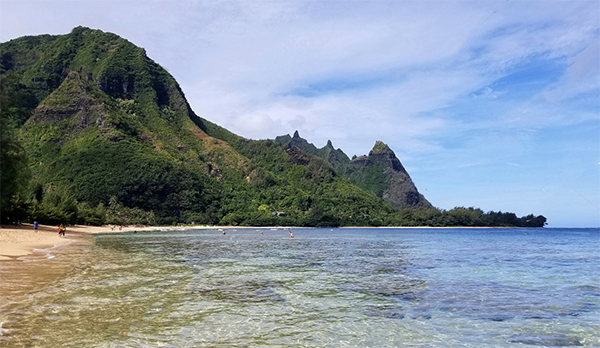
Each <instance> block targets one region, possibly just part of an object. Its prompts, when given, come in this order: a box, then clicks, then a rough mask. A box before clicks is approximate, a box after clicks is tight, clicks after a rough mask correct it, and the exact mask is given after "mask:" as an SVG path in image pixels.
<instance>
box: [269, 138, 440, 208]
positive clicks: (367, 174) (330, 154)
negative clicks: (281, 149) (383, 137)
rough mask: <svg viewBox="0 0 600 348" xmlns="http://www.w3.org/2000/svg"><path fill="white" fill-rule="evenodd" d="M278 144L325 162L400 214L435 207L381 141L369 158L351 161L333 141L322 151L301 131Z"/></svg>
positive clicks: (276, 140) (374, 147)
mask: <svg viewBox="0 0 600 348" xmlns="http://www.w3.org/2000/svg"><path fill="white" fill-rule="evenodd" d="M275 142H276V143H278V144H281V145H283V146H287V147H297V148H299V149H302V150H303V151H306V152H308V153H311V154H314V155H315V156H319V157H321V158H323V159H325V160H326V161H327V162H329V163H330V164H331V165H332V166H333V167H334V169H335V170H336V172H337V173H338V174H339V175H340V176H342V177H343V178H345V179H347V180H349V181H350V182H352V183H353V184H355V185H357V186H358V187H360V188H362V189H364V190H366V191H367V192H370V193H373V194H375V195H376V196H377V197H380V198H382V199H383V200H384V201H385V202H387V203H388V204H390V205H391V206H392V207H394V209H396V210H398V211H399V210H402V209H405V208H433V206H432V205H431V203H429V202H428V201H427V199H425V197H424V196H423V195H422V194H420V193H419V191H418V190H417V187H416V186H415V184H414V183H413V181H412V179H411V178H410V175H409V174H408V172H407V171H406V169H404V166H402V163H400V160H399V159H398V158H397V157H396V154H394V152H393V151H392V150H391V149H390V148H389V146H387V145H386V144H384V143H383V142H381V141H377V142H376V143H375V146H373V149H372V150H371V151H370V152H369V155H368V156H359V157H355V158H353V159H352V160H350V158H348V156H347V155H346V154H345V153H344V152H343V151H342V150H340V149H335V148H334V147H333V145H332V143H331V141H330V140H328V141H327V145H325V146H324V147H322V148H320V149H319V148H317V147H316V146H315V145H313V144H312V143H309V142H308V141H307V140H305V139H303V138H302V137H300V135H299V134H298V131H296V132H294V135H293V136H292V137H290V136H289V135H283V136H278V137H276V138H275Z"/></svg>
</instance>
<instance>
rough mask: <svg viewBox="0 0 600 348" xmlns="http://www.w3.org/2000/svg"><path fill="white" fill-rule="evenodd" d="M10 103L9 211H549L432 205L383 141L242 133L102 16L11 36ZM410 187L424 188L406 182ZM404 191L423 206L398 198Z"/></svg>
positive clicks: (491, 219) (6, 109)
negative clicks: (64, 30) (323, 142)
mask: <svg viewBox="0 0 600 348" xmlns="http://www.w3.org/2000/svg"><path fill="white" fill-rule="evenodd" d="M0 116H1V117H0V126H1V127H0V135H1V138H0V145H1V149H0V150H1V151H0V160H1V161H0V176H1V179H2V182H1V186H0V198H1V199H0V214H1V217H0V218H1V220H2V222H4V223H6V222H9V221H18V220H22V221H25V220H27V221H33V220H37V221H39V222H41V223H49V224H58V223H90V224H103V223H119V224H123V223H143V224H176V223H196V224H221V225H254V226H261V225H283V226H291V225H296V226H339V225H356V226H366V225H371V226H381V225H434V226H442V225H486V226H487V225H489V226H491V225H494V226H497V225H510V226H515V225H519V226H520V225H523V226H534V225H535V226H540V223H541V226H543V224H544V222H545V218H544V217H543V216H538V217H533V215H529V216H527V217H523V218H517V217H516V216H515V215H514V214H512V213H494V212H490V213H483V212H482V211H481V210H478V209H474V208H455V209H453V210H450V211H443V210H439V209H435V208H428V207H429V206H430V205H429V204H428V203H426V202H427V201H426V200H425V199H424V198H423V197H422V196H421V195H419V194H418V192H417V191H416V188H414V184H412V181H410V177H408V174H407V173H406V171H405V170H404V168H402V165H401V164H400V162H399V161H398V159H397V158H396V157H395V155H393V152H391V150H389V148H387V146H385V145H384V144H383V143H377V144H376V146H375V147H374V149H373V150H372V151H371V153H370V154H369V156H365V157H364V158H363V157H359V158H356V159H354V160H352V161H350V160H349V159H348V157H347V156H346V155H345V154H344V153H343V152H342V151H341V150H339V149H338V150H336V149H334V148H333V146H332V144H331V142H329V143H328V145H327V146H326V147H325V148H324V149H316V148H314V149H312V148H310V146H308V145H307V144H308V143H307V142H306V141H304V142H302V140H301V139H300V137H299V136H298V135H297V134H295V136H294V138H293V139H291V141H292V142H296V143H289V142H288V143H287V144H285V145H281V144H279V143H277V142H275V141H270V140H260V141H257V140H250V139H245V138H242V137H240V136H238V135H235V134H233V133H231V132H230V131H228V130H226V129H224V128H222V127H220V126H218V125H216V124H215V123H212V122H210V121H208V120H206V119H204V118H200V117H198V116H197V115H196V114H194V112H193V111H192V109H191V108H190V106H189V104H188V102H187V100H186V98H185V95H184V93H183V91H182V90H181V88H180V87H179V85H178V84H177V82H176V81H175V79H174V78H173V77H172V76H171V75H170V74H169V73H168V72H167V71H166V70H165V69H163V68H162V67H161V66H159V65H158V64H156V63H155V62H154V61H153V60H152V59H150V58H149V57H148V56H147V55H146V52H145V50H144V49H143V48H140V47H137V46H135V45H134V44H132V43H131V42H129V41H127V40H125V39H123V38H121V37H119V36H117V35H115V34H111V33H105V32H102V31H100V30H92V29H89V28H84V27H77V28H75V29H73V31H72V32H71V33H69V34H66V35H57V36H51V35H40V36H28V37H22V38H18V39H15V40H11V41H8V42H5V43H1V44H0ZM288 137H289V136H288ZM290 138H291V137H290ZM313 147H314V146H313ZM338 173H339V174H338ZM382 173H383V174H382ZM349 180H350V181H349ZM352 182H354V183H356V185H355V184H353V183H352ZM357 185H359V186H361V187H363V188H364V189H361V188H360V187H359V186H357ZM411 185H412V186H411ZM407 188H409V189H412V188H414V191H411V192H413V194H404V193H402V194H400V193H398V192H400V191H401V192H408V191H406V189H407ZM402 190H404V191H402ZM403 194H404V195H403ZM386 201H387V202H390V204H391V205H390V204H388V203H386ZM402 204H405V205H407V206H410V207H411V208H410V209H401V210H400V211H399V212H397V211H396V210H395V209H394V208H393V207H392V205H393V206H394V207H396V208H397V209H398V208H402V207H403V205H402ZM414 207H422V208H420V209H414ZM281 212H283V213H284V214H282V213H281ZM274 213H275V214H274Z"/></svg>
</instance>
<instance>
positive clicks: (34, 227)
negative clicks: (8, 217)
mask: <svg viewBox="0 0 600 348" xmlns="http://www.w3.org/2000/svg"><path fill="white" fill-rule="evenodd" d="M37 229H38V222H37V221H34V222H33V230H34V231H36V232H37Z"/></svg>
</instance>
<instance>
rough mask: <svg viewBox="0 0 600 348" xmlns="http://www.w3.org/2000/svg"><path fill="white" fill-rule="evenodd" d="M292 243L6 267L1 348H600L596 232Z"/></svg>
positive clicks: (403, 234)
mask: <svg viewBox="0 0 600 348" xmlns="http://www.w3.org/2000/svg"><path fill="white" fill-rule="evenodd" d="M260 231H262V232H263V234H261V233H260ZM289 231H290V229H283V228H263V229H256V228H252V229H251V228H244V229H242V228H239V229H227V230H226V234H223V233H222V231H220V230H218V229H214V230H208V229H198V230H194V229H191V230H182V231H156V232H144V233H141V232H140V233H123V234H106V235H96V236H93V237H92V236H80V237H76V238H75V240H74V242H73V243H72V244H71V245H68V246H65V247H60V248H55V249H50V250H44V251H42V252H41V253H38V254H36V255H34V256H30V257H23V258H22V260H21V261H6V262H2V263H1V264H0V275H1V276H2V278H1V284H0V295H1V296H2V299H1V302H0V321H1V322H2V329H1V333H2V336H0V347H261V346H264V347H528V346H530V347H535V346H551V347H557V346H561V347H570V346H587V347H600V334H599V333H600V230H599V229H558V228H544V229H509V228H502V229H487V228H486V229H451V228H448V229H428V228H416V229H393V228H340V229H302V228H294V229H291V231H292V232H293V235H294V238H290V236H289Z"/></svg>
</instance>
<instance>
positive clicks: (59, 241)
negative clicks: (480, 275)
mask: <svg viewBox="0 0 600 348" xmlns="http://www.w3.org/2000/svg"><path fill="white" fill-rule="evenodd" d="M56 228H57V227H56V226H51V225H41V224H40V225H39V228H38V230H37V231H34V229H33V224H29V223H25V224H23V225H21V226H14V225H2V226H1V228H0V261H9V260H16V259H17V258H18V257H20V256H26V255H31V254H33V253H34V252H35V249H47V248H52V247H58V246H63V245H66V244H69V243H71V241H72V240H71V239H69V237H68V236H69V235H73V234H75V235H95V234H108V233H127V232H148V231H165V230H166V231H177V230H185V229H281V228H283V229H297V228H315V227H299V226H207V225H181V226H138V225H130V226H123V227H122V228H119V226H110V225H104V226H85V225H73V226H68V227H67V231H66V236H65V237H59V236H58V232H57V230H56ZM323 228H347V229H351V228H361V229H419V228H427V229H432V228H434V229H457V228H460V229H485V228H516V227H491V226H490V227H482V226H473V227H470V226H462V227H428V226H398V227H390V226H382V227H374V226H344V227H323Z"/></svg>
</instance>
